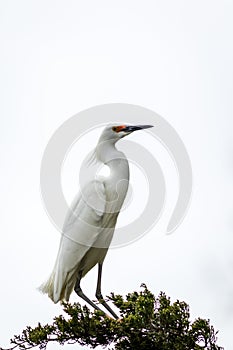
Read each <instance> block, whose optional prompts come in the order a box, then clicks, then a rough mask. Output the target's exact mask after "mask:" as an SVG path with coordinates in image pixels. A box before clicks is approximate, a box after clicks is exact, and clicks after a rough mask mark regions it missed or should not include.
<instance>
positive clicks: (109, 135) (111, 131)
mask: <svg viewBox="0 0 233 350" xmlns="http://www.w3.org/2000/svg"><path fill="white" fill-rule="evenodd" d="M152 127H153V125H127V124H121V125H119V124H118V125H117V124H111V125H108V126H107V127H106V128H105V129H104V130H103V132H102V134H101V141H112V142H113V143H116V142H117V141H118V140H120V139H122V138H123V137H125V136H127V135H130V134H132V132H134V131H138V130H143V129H148V128H152Z"/></svg>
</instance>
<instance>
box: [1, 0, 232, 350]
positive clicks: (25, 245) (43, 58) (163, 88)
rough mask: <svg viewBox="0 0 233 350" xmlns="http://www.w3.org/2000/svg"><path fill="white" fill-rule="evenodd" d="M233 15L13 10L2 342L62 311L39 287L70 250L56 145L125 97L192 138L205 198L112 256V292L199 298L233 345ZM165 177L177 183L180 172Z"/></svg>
mask: <svg viewBox="0 0 233 350" xmlns="http://www.w3.org/2000/svg"><path fill="white" fill-rule="evenodd" d="M232 15H233V3H232V1H230V0H229V1H227V0H221V1H220V0H219V1H217V0H212V1H210V0H204V1H203V0H202V1H200V0H197V1H185V0H183V1H181V0H177V1H172V0H170V1H169V0H160V1H158V0H153V1H135V0H134V1H121V0H118V1H101V0H99V1H98V2H97V1H85V2H84V1H77V0H76V1H74V0H67V1H59V0H56V1H55V0H54V1H52V0H50V1H45V0H40V1H36V0H34V1H32V0H27V1H26V0H21V1H17V0H11V1H7V0H5V1H3V0H1V1H0V17H1V20H0V21H1V24H0V25H1V34H0V35H1V55H0V67H1V79H0V93H1V102H2V103H1V147H0V152H1V245H0V247H1V248H0V249H1V255H0V266H1V302H0V303H1V306H0V310H1V316H0V317H1V321H0V322H1V339H0V344H1V346H5V347H6V346H8V345H9V342H8V341H9V338H11V337H12V336H13V335H14V334H18V333H20V331H21V330H22V329H23V328H25V326H26V325H31V326H34V325H36V323H37V322H38V321H40V322H41V323H42V324H43V323H47V322H48V323H49V322H51V320H52V318H53V316H55V315H58V314H59V313H60V310H61V308H60V306H59V305H54V304H53V303H52V302H51V301H50V300H49V299H48V298H46V297H45V296H44V295H41V294H39V292H38V291H37V290H36V287H37V286H38V285H40V284H41V282H43V280H44V279H45V278H46V277H47V275H48V274H49V273H50V271H51V268H52V266H53V263H54V260H55V257H56V252H57V247H58V244H59V234H58V233H57V231H56V229H55V228H54V226H53V225H52V224H51V222H50V220H49V218H48V217H47V215H46V213H45V211H44V208H43V204H42V202H41V196H40V190H39V173H40V161H41V157H42V155H43V151H44V149H45V147H46V144H47V142H48V140H49V138H50V137H51V136H52V134H53V132H54V131H55V130H56V129H57V128H58V127H59V126H60V125H61V124H62V123H63V122H64V121H65V120H67V119H68V118H69V117H71V116H72V115H74V114H76V113H77V112H79V111H81V110H83V109H85V108H89V107H92V106H94V105H98V104H103V103H111V102H125V103H132V104H138V105H142V106H145V107H147V108H150V109H152V110H154V111H156V112H157V113H159V114H160V115H162V116H163V117H164V118H165V119H166V120H167V121H168V122H169V123H170V124H171V125H172V126H173V127H174V128H175V129H176V131H177V132H178V133H179V135H180V137H181V138H182V140H183V141H184V143H185V145H186V147H187V150H188V152H189V155H190V158H191V161H192V166H193V174H194V189H193V198H192V203H191V206H190V209H189V212H188V214H187V216H186V218H185V220H184V222H183V223H182V225H181V226H180V227H179V228H178V229H177V231H176V232H175V233H173V234H172V235H171V236H165V235H163V233H162V228H163V225H162V224H160V226H158V227H157V228H155V229H153V230H152V231H151V232H150V233H149V234H147V235H146V236H145V237H144V238H143V239H141V240H140V241H138V242H136V243H134V244H133V245H129V246H126V247H124V248H121V249H114V250H111V251H110V252H109V254H108V256H107V258H106V262H105V266H104V276H103V292H104V294H108V293H110V292H111V291H115V292H116V293H124V294H125V293H127V292H129V291H134V290H138V289H139V286H140V284H141V283H142V282H145V283H146V284H147V286H148V288H149V289H150V290H152V291H153V292H154V293H159V291H160V290H163V291H165V292H166V293H167V294H168V295H170V296H171V298H172V300H173V301H174V300H176V299H180V300H185V301H186V302H187V303H189V304H190V307H191V314H192V319H194V318H195V317H197V316H201V317H205V318H210V319H211V323H212V324H213V325H214V327H215V329H219V330H220V332H219V343H220V345H222V346H225V349H226V350H231V349H233V344H232V329H233V302H232V296H233V283H232V272H233V255H232V250H233V249H232V243H233V239H232V228H233V220H232V209H233V208H232V190H233V186H232V174H233V163H232V151H233V142H232V126H233V125H232V124H233V123H232V93H233V89H232V85H233V83H232V82H233V80H232V70H233V69H232V61H233V57H232V56H233V48H232V30H233V24H232V23H233V22H232ZM125 119H126V116H124V120H125ZM143 122H144V120H143V116H142V123H143ZM132 138H133V139H134V140H136V139H137V140H138V142H143V135H142V134H141V135H140V137H139V136H138V138H137V136H136V134H135V135H132ZM96 141H97V140H93V141H92V142H93V144H95V142H96ZM122 142H123V141H122ZM88 145H89V146H91V145H90V144H88ZM89 146H88V147H89ZM155 148H156V145H155ZM67 164H69V163H67ZM67 166H68V165H67ZM170 168H172V167H171V166H170ZM170 168H169V167H168V168H167V170H169V169H170ZM65 169H66V168H64V174H65V175H64V176H65V178H64V188H67V190H65V191H67V195H68V197H69V195H70V192H69V193H68V190H69V191H70V188H69V183H68V182H67V184H66V179H67V181H68V179H69V176H68V175H67V174H69V171H68V170H65ZM70 169H71V168H70ZM132 170H133V169H132ZM164 172H165V176H166V175H167V176H168V190H169V188H170V189H172V188H173V187H174V188H176V187H177V178H176V173H175V172H174V171H173V170H172V169H171V172H170V170H169V171H167V174H166V167H165V170H164ZM171 174H173V175H174V176H172V177H171ZM171 179H173V181H174V183H172V182H171V181H172V180H171ZM136 182H137V180H136V178H135V179H134V185H137V183H136ZM75 190H76V189H75ZM77 190H78V186H77ZM168 192H169V191H168ZM136 198H137V197H136V196H135V200H136ZM168 198H169V193H168ZM168 204H169V201H168ZM134 205H135V204H134ZM126 219H127V218H126ZM95 283H96V270H95V269H94V270H93V271H91V272H90V273H89V274H88V275H87V277H86V278H85V279H84V281H83V289H84V290H85V292H86V293H87V294H88V295H89V296H90V297H91V298H93V297H94V289H95ZM74 300H77V298H76V296H75V295H73V296H72V301H74ZM49 348H50V349H51V348H54V349H55V348H58V347H57V346H51V345H50V346H49ZM64 348H65V349H71V348H75V349H78V348H79V347H78V346H70V345H66V346H65V347H64Z"/></svg>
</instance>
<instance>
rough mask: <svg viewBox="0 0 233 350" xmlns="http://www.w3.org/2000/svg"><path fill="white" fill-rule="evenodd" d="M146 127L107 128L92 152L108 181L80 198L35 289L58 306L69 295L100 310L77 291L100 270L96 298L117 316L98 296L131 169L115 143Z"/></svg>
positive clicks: (97, 179) (91, 185)
mask: <svg viewBox="0 0 233 350" xmlns="http://www.w3.org/2000/svg"><path fill="white" fill-rule="evenodd" d="M148 127H150V126H149V125H144V126H126V125H119V126H112V125H109V126H107V127H106V128H105V129H104V131H103V133H102V135H101V137H100V139H99V142H98V144H97V146H96V148H95V150H94V152H93V157H92V160H95V161H97V162H98V163H102V164H105V165H107V166H108V167H109V169H110V175H109V176H108V177H105V178H104V177H101V176H95V178H94V179H92V180H91V181H90V182H89V183H88V184H87V185H86V186H85V187H84V188H83V189H82V191H81V192H80V193H79V195H78V196H77V197H76V199H75V200H74V201H73V203H72V205H71V210H70V211H69V212H68V214H67V217H66V219H65V223H64V227H63V234H62V237H61V241H60V247H59V251H58V255H57V259H56V262H55V266H54V269H53V271H52V273H51V275H50V277H49V279H48V280H47V282H45V283H44V284H43V285H42V286H41V287H40V288H39V289H40V290H41V291H42V292H43V293H46V294H48V296H49V297H50V298H51V299H52V300H53V302H55V303H57V302H58V301H60V300H66V301H68V300H69V297H70V294H71V293H72V291H73V290H75V291H76V292H77V294H78V295H79V296H80V297H82V298H83V299H84V300H86V301H87V302H88V303H89V304H90V305H92V306H93V307H94V308H96V309H99V307H98V306H97V305H95V304H94V303H93V302H92V301H91V300H90V299H89V298H88V297H86V295H84V294H83V292H82V290H81V287H80V280H81V278H82V277H84V276H85V275H86V273H87V272H88V271H89V270H90V269H92V267H94V266H95V265H96V264H98V265H99V274H98V283H97V290H96V297H97V298H98V299H99V300H101V302H102V304H103V306H105V307H106V308H107V309H108V311H109V312H110V313H112V315H113V316H114V317H115V318H117V315H116V314H115V313H114V312H113V310H112V309H111V308H110V307H109V306H108V304H107V303H106V302H105V301H104V300H103V297H102V294H101V272H102V264H103V261H104V258H105V256H106V253H107V251H108V247H109V245H110V243H111V240H112V236H113V233H114V228H115V225H116V221H117V217H118V214H119V212H120V210H121V207H122V204H123V202H124V199H125V196H126V193H127V190H128V181H129V166H128V161H127V159H126V157H125V155H124V154H123V153H122V152H120V151H118V150H117V149H116V147H115V144H116V142H117V141H118V140H119V139H121V138H122V137H124V136H126V135H128V134H130V133H131V132H133V131H135V130H141V129H144V128H148Z"/></svg>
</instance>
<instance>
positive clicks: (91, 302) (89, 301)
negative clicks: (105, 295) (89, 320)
mask: <svg viewBox="0 0 233 350" xmlns="http://www.w3.org/2000/svg"><path fill="white" fill-rule="evenodd" d="M81 278H82V272H80V273H79V274H78V279H77V282H76V284H75V287H74V291H75V292H76V293H77V294H78V296H79V297H80V298H82V299H83V300H85V301H86V302H87V303H88V304H90V305H91V306H92V307H93V308H94V309H96V310H99V311H102V310H101V309H100V308H99V307H98V306H97V305H96V304H95V303H93V301H91V300H90V299H89V298H88V297H87V296H86V295H85V294H84V293H83V291H82V288H81V287H80V281H81ZM102 312H103V311H102Z"/></svg>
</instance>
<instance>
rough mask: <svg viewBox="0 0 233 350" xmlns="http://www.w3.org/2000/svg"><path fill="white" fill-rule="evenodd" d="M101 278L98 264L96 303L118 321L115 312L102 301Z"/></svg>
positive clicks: (100, 266) (100, 268)
mask: <svg viewBox="0 0 233 350" xmlns="http://www.w3.org/2000/svg"><path fill="white" fill-rule="evenodd" d="M101 277H102V264H100V263H99V265H98V280H97V287H96V293H95V296H96V298H97V299H98V301H99V302H100V303H101V304H102V305H103V306H104V307H105V309H107V310H108V311H109V312H110V313H111V314H112V315H113V317H114V318H115V319H116V320H118V319H119V317H118V316H117V315H116V314H115V312H114V311H113V310H112V309H111V308H110V306H109V305H108V304H107V303H106V301H105V300H104V298H103V296H102V293H101Z"/></svg>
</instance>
